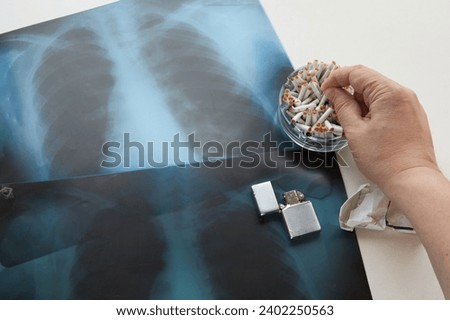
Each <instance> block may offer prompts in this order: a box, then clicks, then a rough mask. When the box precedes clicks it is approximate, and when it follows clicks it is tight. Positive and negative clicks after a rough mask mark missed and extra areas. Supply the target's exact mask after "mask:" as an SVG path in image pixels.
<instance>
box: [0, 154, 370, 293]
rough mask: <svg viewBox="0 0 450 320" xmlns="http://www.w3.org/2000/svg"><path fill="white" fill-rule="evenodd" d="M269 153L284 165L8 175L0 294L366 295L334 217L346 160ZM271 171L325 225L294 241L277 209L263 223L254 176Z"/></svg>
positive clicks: (356, 260) (350, 244)
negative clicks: (12, 180) (310, 164)
mask: <svg viewBox="0 0 450 320" xmlns="http://www.w3.org/2000/svg"><path fill="white" fill-rule="evenodd" d="M287 158H288V159H289V160H290V164H291V165H292V167H291V168H287V167H286V166H284V164H285V161H286V159H287ZM272 159H273V160H274V162H275V163H277V164H278V165H277V169H271V168H268V167H267V166H266V165H264V164H260V165H258V166H257V167H255V168H253V169H251V170H249V169H246V168H242V167H239V166H237V165H236V164H235V168H234V169H232V170H230V169H225V168H216V169H210V168H204V167H202V168H179V167H176V166H173V167H168V168H164V169H148V170H142V171H134V172H127V173H119V174H115V175H104V176H96V177H89V178H78V179H70V180H60V181H53V182H52V181H50V182H39V183H26V184H17V185H13V186H12V187H13V189H14V192H15V194H14V196H15V197H14V199H11V200H10V201H6V202H5V201H4V202H3V204H4V207H3V211H4V214H3V216H2V220H1V221H0V263H1V265H2V266H3V268H4V269H3V270H1V271H0V298H27V299H36V298H38V299H54V298H62V299H69V298H71V299H73V298H75V299H149V298H151V299H367V298H370V292H369V289H368V285H367V280H366V278H365V273H364V268H363V264H362V263H361V256H360V253H359V250H358V245H357V243H356V241H355V237H354V234H352V233H347V232H343V231H342V230H340V229H339V227H338V222H337V213H336V203H339V202H342V201H343V200H344V199H345V195H344V194H343V192H342V182H341V177H340V175H339V171H338V170H337V169H336V168H335V169H333V170H329V169H324V168H318V169H315V170H310V169H306V168H304V167H303V165H302V163H301V162H300V161H299V158H298V157H296V156H295V153H294V154H288V155H286V156H280V155H277V152H274V154H272ZM240 160H241V159H239V158H234V159H233V161H240ZM265 180H271V181H272V183H273V185H274V188H275V191H276V193H277V195H280V194H281V192H282V191H283V190H292V189H300V190H302V191H303V192H304V193H305V194H306V195H307V197H308V199H309V200H311V201H312V202H313V204H314V206H315V209H316V211H317V215H318V218H319V220H320V223H321V225H322V231H321V232H320V233H317V234H312V235H311V236H307V237H305V238H300V239H299V240H298V241H292V240H289V237H288V234H287V232H286V230H285V227H284V225H283V223H282V219H281V217H274V218H272V219H270V220H269V221H265V222H264V223H261V222H260V221H259V219H258V218H257V216H258V215H257V211H256V207H255V204H254V202H253V199H252V197H251V191H250V187H249V186H250V185H251V184H253V183H258V182H262V181H265ZM172 181H176V183H172ZM280 200H281V199H280Z"/></svg>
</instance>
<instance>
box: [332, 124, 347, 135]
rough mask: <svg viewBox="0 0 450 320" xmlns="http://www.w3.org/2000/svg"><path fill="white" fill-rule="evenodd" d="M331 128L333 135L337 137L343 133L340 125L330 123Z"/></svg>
mask: <svg viewBox="0 0 450 320" xmlns="http://www.w3.org/2000/svg"><path fill="white" fill-rule="evenodd" d="M331 126H332V127H333V133H334V134H335V135H337V136H341V135H342V134H343V133H344V129H342V127H341V126H340V125H337V124H334V123H331Z"/></svg>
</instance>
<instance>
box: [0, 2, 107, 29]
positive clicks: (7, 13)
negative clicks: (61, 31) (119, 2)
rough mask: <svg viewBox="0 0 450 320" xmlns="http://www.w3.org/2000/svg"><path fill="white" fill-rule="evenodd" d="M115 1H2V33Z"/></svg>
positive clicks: (0, 24) (0, 17)
mask: <svg viewBox="0 0 450 320" xmlns="http://www.w3.org/2000/svg"><path fill="white" fill-rule="evenodd" d="M115 1H116V0H0V33H4V32H8V31H11V30H15V29H19V28H22V27H25V26H29V25H32V24H36V23H39V22H42V21H47V20H50V19H54V18H58V17H62V16H66V15H69V14H72V13H76V12H80V11H83V10H87V9H91V8H94V7H97V6H101V5H104V4H107V3H111V2H115Z"/></svg>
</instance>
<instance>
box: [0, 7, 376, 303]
mask: <svg viewBox="0 0 450 320" xmlns="http://www.w3.org/2000/svg"><path fill="white" fill-rule="evenodd" d="M291 71H292V66H291V64H290V62H289V60H288V58H287V56H286V54H285V53H284V50H283V48H282V46H281V45H280V43H279V41H278V39H277V37H276V35H275V33H274V31H273V30H272V28H271V25H270V22H269V21H268V19H267V17H266V16H265V13H264V11H263V9H262V7H261V5H260V4H259V2H258V1H256V0H246V1H230V0H228V1H227V0H218V1H213V0H210V1H207V0H197V1H195V0H193V1H179V0H173V1H157V0H154V1H132V0H122V1H120V2H119V3H116V4H112V5H108V6H105V7H102V8H98V9H94V10H91V11H88V12H85V13H81V14H77V15H73V16H69V17H65V18H62V19H57V20H54V21H51V22H46V23H43V24H40V25H36V26H32V27H29V28H25V29H22V30H19V31H15V32H11V33H8V34H5V35H2V36H0V112H1V113H0V182H1V183H2V184H4V185H9V186H11V187H12V188H13V189H14V195H15V197H14V199H10V200H2V201H1V203H0V210H1V211H0V298H3V299H18V298H21V299H89V298H94V299H214V298H216V299H241V298H245V299H340V298H342V299H367V298H370V292H369V288H368V284H367V280H366V277H365V273H364V268H363V264H362V260H361V256H360V252H359V249H358V245H357V242H356V238H355V236H354V234H352V233H346V232H343V231H341V230H340V229H339V225H338V208H339V206H340V205H341V204H342V202H343V201H344V200H345V191H344V188H343V184H342V181H341V177H340V174H339V170H338V168H337V166H333V167H325V166H319V167H317V166H316V165H314V166H313V167H315V168H310V167H308V166H307V165H305V161H304V159H305V155H306V154H305V153H304V152H303V151H301V150H297V151H296V152H292V150H289V151H288V152H286V153H284V152H282V150H281V151H280V152H277V151H273V152H272V153H271V154H270V155H271V156H272V157H273V158H274V159H275V160H276V164H277V165H276V168H269V167H267V166H265V165H264V163H259V164H258V165H257V166H256V167H255V168H252V169H245V168H242V167H239V166H238V165H237V164H238V162H239V161H240V160H241V159H242V156H243V155H242V154H241V152H240V150H239V149H238V150H236V149H235V150H234V152H233V153H229V154H227V155H226V158H228V159H230V161H232V162H233V164H234V165H233V166H232V168H225V167H220V168H215V169H211V168H207V167H205V166H202V167H201V168H193V167H189V166H188V167H185V168H183V167H177V166H175V165H174V164H175V163H174V155H173V154H169V165H168V166H166V167H164V168H151V167H150V165H148V164H146V168H145V169H144V170H143V169H142V168H140V167H139V166H138V164H139V161H138V159H137V156H136V154H135V153H134V154H133V155H134V157H132V159H131V165H130V167H129V168H125V167H123V166H118V167H115V168H102V167H101V166H100V164H101V162H102V160H105V156H104V155H103V154H102V146H103V145H104V143H106V142H108V141H122V137H123V134H124V133H129V134H130V137H131V139H132V140H133V141H138V142H141V143H143V144H144V145H145V144H146V143H147V142H153V143H154V144H155V145H156V146H158V144H161V143H162V142H165V141H172V140H173V137H174V135H176V134H180V136H181V138H182V139H183V138H186V137H187V136H188V135H189V134H190V133H194V132H195V136H196V138H197V139H198V140H199V141H200V142H201V143H205V142H207V141H217V142H219V143H220V144H221V145H223V146H226V145H227V144H228V143H230V142H232V141H240V142H244V141H249V140H253V141H262V139H263V136H264V135H265V134H266V133H268V132H270V133H271V134H272V137H274V139H277V140H278V141H283V140H284V139H286V138H285V136H284V135H282V134H281V133H280V132H279V128H278V125H277V123H276V117H275V113H276V107H277V97H278V90H279V88H280V86H281V84H282V83H283V82H284V80H285V77H286V76H287V75H288V74H289V73H290V72H291ZM118 151H120V152H123V150H118ZM153 151H154V156H155V157H156V158H158V159H160V158H161V157H162V154H160V153H161V148H155V150H153ZM158 152H159V153H158ZM258 152H262V150H258ZM266 155H267V154H266ZM195 156H196V161H198V162H203V161H204V158H203V156H204V155H203V154H201V152H198V151H197V152H196V154H195ZM261 156H265V155H263V154H261ZM308 156H310V155H309V154H308ZM313 156H314V155H313ZM181 157H182V159H184V160H187V159H188V154H187V151H186V150H184V153H182V154H181ZM319 157H322V159H323V156H319ZM327 157H328V158H329V157H330V155H329V156H327ZM328 158H327V159H328ZM286 161H288V162H289V163H291V164H293V166H292V168H286ZM315 163H316V162H315ZM266 180H272V181H273V184H274V187H275V189H276V192H277V195H279V194H280V193H281V192H283V191H288V190H291V189H299V190H301V191H302V192H304V193H305V194H306V196H307V197H308V199H309V200H311V201H312V202H313V205H314V207H315V209H316V212H317V214H318V217H319V220H320V223H321V225H322V231H321V232H320V233H318V234H314V235H312V236H308V237H305V238H303V239H300V240H298V241H290V240H289V239H288V237H287V233H286V231H285V230H284V227H283V224H282V222H281V220H280V219H279V217H275V218H273V219H270V221H267V222H266V223H260V222H259V220H258V218H257V212H256V206H255V204H254V202H253V199H252V195H251V192H250V185H252V184H254V183H258V182H262V181H266Z"/></svg>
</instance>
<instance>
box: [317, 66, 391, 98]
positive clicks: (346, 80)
mask: <svg viewBox="0 0 450 320" xmlns="http://www.w3.org/2000/svg"><path fill="white" fill-rule="evenodd" d="M380 78H383V79H384V76H382V75H381V74H380V73H378V72H376V71H374V70H372V69H370V68H367V67H365V66H362V65H357V66H351V67H342V68H338V69H335V70H333V72H331V74H330V76H329V77H328V78H327V79H326V80H325V81H324V83H323V84H322V90H325V89H327V88H342V87H347V86H352V87H353V89H355V91H356V92H359V93H364V90H366V89H367V88H370V87H371V86H372V85H373V84H374V83H375V82H377V81H379V80H380Z"/></svg>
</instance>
